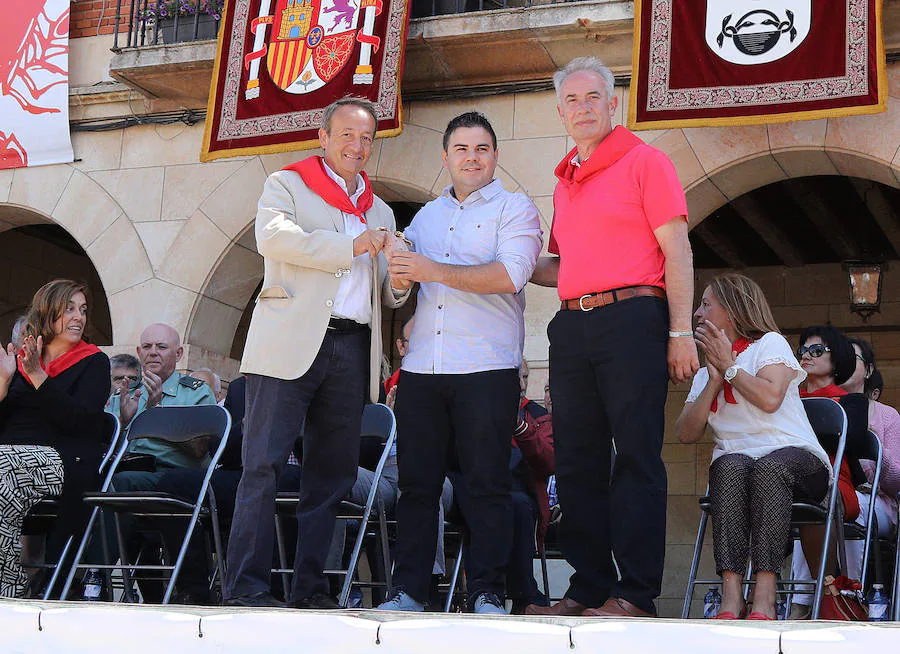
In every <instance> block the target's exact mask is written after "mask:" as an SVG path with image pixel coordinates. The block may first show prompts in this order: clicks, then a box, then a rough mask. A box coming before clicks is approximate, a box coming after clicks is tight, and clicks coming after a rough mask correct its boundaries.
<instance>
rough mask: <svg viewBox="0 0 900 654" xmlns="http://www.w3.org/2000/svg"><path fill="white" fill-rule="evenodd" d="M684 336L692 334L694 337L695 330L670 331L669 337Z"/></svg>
mask: <svg viewBox="0 0 900 654" xmlns="http://www.w3.org/2000/svg"><path fill="white" fill-rule="evenodd" d="M684 336H690V337H692V338H693V336H694V332H673V331H670V332H669V338H681V337H684Z"/></svg>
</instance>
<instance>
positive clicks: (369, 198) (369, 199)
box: [282, 156, 374, 224]
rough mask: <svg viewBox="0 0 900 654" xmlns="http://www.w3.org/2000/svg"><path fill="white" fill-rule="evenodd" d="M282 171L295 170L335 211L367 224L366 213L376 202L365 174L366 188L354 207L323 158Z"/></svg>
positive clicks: (307, 161)
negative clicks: (356, 217)
mask: <svg viewBox="0 0 900 654" xmlns="http://www.w3.org/2000/svg"><path fill="white" fill-rule="evenodd" d="M282 170H293V171H294V172H295V173H297V174H298V175H300V177H302V178H303V183H304V184H306V185H307V186H308V187H309V188H310V190H311V191H313V193H315V194H316V195H318V196H319V197H320V198H322V199H323V200H325V202H326V203H328V204H330V205H331V206H332V207H334V208H335V209H340V210H341V211H343V212H344V213H349V214H353V215H354V216H358V217H359V219H360V220H361V221H362V223H363V224H365V222H366V216H365V213H366V212H367V211H368V210H369V209H371V208H372V203H373V202H374V194H373V193H372V185H371V184H370V183H369V177H368V175H366V173H365V172H361V173H360V175H362V178H363V182H365V184H366V187H365V189H364V190H363V192H362V195H360V196H359V200H358V201H357V202H358V203H359V204H358V205H357V206H354V205H353V203H352V202H351V201H350V196H348V195H347V192H346V191H345V190H344V189H342V188H341V187H340V185H339V184H338V183H337V182H336V181H334V180H333V179H332V178H331V176H330V175H329V174H328V173H327V172H326V170H325V161H324V159H322V157H318V156H316V157H308V158H306V159H304V160H303V161H297V162H296V163H292V164H291V165H290V166H285V167H284V168H283V169H282Z"/></svg>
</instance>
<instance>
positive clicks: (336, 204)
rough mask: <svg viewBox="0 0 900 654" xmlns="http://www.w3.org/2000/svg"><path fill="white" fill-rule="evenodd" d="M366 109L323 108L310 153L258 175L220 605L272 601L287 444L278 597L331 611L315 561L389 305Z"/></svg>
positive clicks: (355, 451)
mask: <svg viewBox="0 0 900 654" xmlns="http://www.w3.org/2000/svg"><path fill="white" fill-rule="evenodd" d="M376 129H377V116H376V113H375V107H374V106H373V105H372V104H371V103H369V102H368V101H365V100H359V99H353V98H345V99H343V100H338V101H337V102H335V103H334V104H332V105H331V106H329V107H328V108H327V109H326V110H325V113H324V115H323V118H322V128H321V129H320V130H319V140H320V142H321V144H322V148H323V149H324V150H325V156H324V158H321V157H309V158H307V159H305V160H303V161H300V162H297V163H296V164H292V165H291V166H288V167H287V168H286V169H284V170H281V171H278V172H276V173H273V174H272V175H270V176H269V178H268V180H266V184H265V187H264V189H263V193H262V196H261V197H260V200H259V206H258V210H257V215H256V243H257V248H258V250H259V253H260V254H262V255H263V258H264V261H265V278H264V280H263V288H262V290H261V291H260V293H259V296H258V297H257V301H256V307H255V308H254V310H253V317H252V319H251V321H250V330H249V333H248V335H247V344H246V346H245V348H244V357H243V361H242V363H241V372H243V373H244V374H246V375H247V413H246V419H245V420H246V422H245V432H244V444H243V452H242V455H243V464H244V471H243V476H242V477H241V482H240V485H239V486H238V491H237V498H236V504H235V513H234V521H233V523H232V528H231V537H230V539H229V545H228V558H227V562H228V565H227V574H226V577H225V584H224V597H225V602H226V604H229V605H233V606H276V605H279V602H278V601H277V600H275V599H274V598H273V597H272V595H271V589H270V584H269V579H270V573H269V571H270V568H271V562H272V552H273V546H274V543H273V535H274V531H275V525H274V520H275V485H276V482H277V479H278V477H279V475H280V473H281V470H282V468H283V466H284V464H285V461H286V460H287V458H288V455H289V454H290V453H291V450H292V449H293V447H294V445H295V443H296V441H297V440H298V439H299V438H301V437H302V439H303V440H302V444H303V461H302V481H301V489H300V503H299V505H298V508H297V521H298V529H299V535H298V539H297V552H296V557H295V564H294V578H293V588H292V592H291V603H292V604H293V606H295V607H298V608H337V603H336V602H335V600H334V597H333V596H331V595H330V592H329V587H328V581H327V579H326V578H325V575H324V574H323V572H322V570H323V567H324V565H325V560H326V556H327V554H328V546H329V543H330V541H331V534H332V531H333V529H334V522H335V515H336V511H337V509H338V506H339V505H340V502H341V500H342V499H343V498H344V497H345V496H346V494H347V493H348V492H349V491H350V489H351V487H352V486H353V482H354V480H355V479H356V467H357V461H358V458H359V443H360V429H361V425H360V422H361V416H362V410H363V404H364V402H365V400H366V398H367V397H368V398H370V399H371V400H372V401H377V396H378V386H379V381H380V380H379V374H378V373H379V370H380V362H381V343H382V339H381V306H382V304H384V305H385V306H386V307H389V308H394V307H398V306H400V305H402V304H403V303H404V302H405V301H406V299H407V297H408V295H409V286H410V284H408V283H398V288H396V289H392V288H391V283H390V277H389V275H388V273H387V261H386V260H385V256H384V253H382V252H381V250H382V248H383V247H384V245H385V242H386V240H387V238H388V235H389V234H390V233H391V232H393V230H394V227H395V225H394V215H393V212H392V211H391V209H390V208H389V207H388V206H387V205H386V204H385V203H384V202H383V201H382V200H380V199H379V198H378V197H375V196H374V194H373V193H372V188H371V184H370V182H369V179H368V177H366V175H365V173H364V172H362V169H363V168H364V167H365V165H366V162H367V161H368V159H369V156H370V155H371V153H372V144H373V142H374V138H375V132H376Z"/></svg>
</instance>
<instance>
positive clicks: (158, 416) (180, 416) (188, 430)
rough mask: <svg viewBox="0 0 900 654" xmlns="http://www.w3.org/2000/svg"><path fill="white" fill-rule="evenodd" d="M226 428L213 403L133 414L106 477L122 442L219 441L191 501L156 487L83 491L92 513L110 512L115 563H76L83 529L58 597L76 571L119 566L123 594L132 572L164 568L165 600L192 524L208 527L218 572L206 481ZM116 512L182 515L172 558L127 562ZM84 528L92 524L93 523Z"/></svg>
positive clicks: (218, 542) (217, 537)
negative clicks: (184, 525)
mask: <svg viewBox="0 0 900 654" xmlns="http://www.w3.org/2000/svg"><path fill="white" fill-rule="evenodd" d="M230 428H231V415H230V414H229V413H228V411H226V410H225V409H223V408H222V407H220V406H217V405H204V406H174V407H153V408H152V409H147V410H146V411H143V412H142V413H140V414H138V416H137V417H136V418H135V419H134V421H133V422H132V423H131V427H130V428H129V429H128V433H127V437H126V439H125V442H123V444H122V447H121V448H120V449H119V452H118V454H117V455H116V457H115V459H114V460H113V464H112V466H111V469H110V480H111V478H112V476H113V475H114V474H115V473H116V471H117V469H118V467H119V464H120V463H121V461H122V458H123V456H124V454H125V451H126V450H127V448H128V445H129V444H130V443H131V442H133V441H136V440H139V439H142V438H155V439H157V440H162V441H167V442H169V443H173V444H185V443H188V442H189V441H192V440H194V439H197V438H204V437H209V438H215V439H219V444H218V447H216V450H215V453H214V454H213V456H212V457H211V459H210V462H209V465H208V466H207V469H206V475H205V476H204V478H203V483H202V484H201V486H200V490H199V492H198V494H197V497H196V499H195V500H194V501H193V502H191V501H186V500H183V499H181V498H179V497H175V496H174V495H169V494H166V493H160V492H157V491H129V492H116V491H110V490H108V486H109V484H108V483H107V484H105V488H104V490H103V491H101V492H99V493H86V494H85V496H84V501H85V502H87V503H88V504H90V505H91V506H93V507H94V514H96V512H97V510H98V509H103V510H104V511H109V512H111V513H112V514H113V515H114V516H115V519H116V531H117V534H118V541H119V557H120V562H119V563H104V564H96V563H82V558H83V556H84V553H85V550H86V548H87V545H88V543H89V542H90V538H91V529H90V528H89V529H88V530H87V531H86V532H85V535H84V538H82V541H81V544H80V545H79V548H78V552H77V553H76V555H75V560H74V562H73V564H72V567H71V569H70V571H69V576H68V578H67V579H66V585H65V587H64V588H63V592H62V598H63V599H66V597H67V596H68V594H69V592H70V590H71V587H72V583H73V581H74V579H75V576H76V574H77V572H78V570H82V569H87V568H97V569H100V570H109V571H112V570H121V572H122V577H123V580H124V582H125V586H126V594H127V596H133V590H132V579H131V575H132V573H133V572H134V571H136V570H148V571H159V572H165V571H170V572H171V574H170V576H169V578H168V583H167V584H166V589H165V594H164V596H163V600H162V603H163V604H168V603H169V600H170V599H171V597H172V593H173V592H174V590H175V583H176V581H177V579H178V574H179V572H180V571H181V566H182V564H183V562H184V557H185V553H186V552H187V548H188V544H189V543H190V540H191V536H192V535H193V533H194V529H195V528H196V527H197V525H198V524H199V525H201V526H207V525H208V526H209V528H210V529H211V530H212V534H213V541H214V544H215V549H216V553H217V555H218V557H217V568H218V570H219V572H221V571H222V568H224V548H223V547H222V536H221V529H220V527H219V516H218V511H217V510H216V501H215V497H214V495H213V492H212V488H211V487H210V484H209V480H210V477H212V473H213V471H214V470H215V467H216V464H217V463H218V461H219V458H220V457H221V455H222V452H223V451H224V449H225V445H226V442H227V440H228V432H229V430H230ZM120 514H129V515H132V516H135V517H137V518H145V519H150V520H151V521H152V520H157V519H181V520H183V519H185V518H187V519H188V524H187V530H186V533H185V536H184V539H183V540H182V542H181V547H180V548H179V551H178V556H177V557H176V559H175V562H174V563H172V564H167V563H164V564H162V565H147V564H141V563H129V561H128V553H127V548H126V546H125V539H124V536H123V534H122V531H121V528H120V526H119V515H120ZM92 517H93V516H92ZM90 527H93V521H92V524H91V525H90ZM100 537H101V538H103V534H100Z"/></svg>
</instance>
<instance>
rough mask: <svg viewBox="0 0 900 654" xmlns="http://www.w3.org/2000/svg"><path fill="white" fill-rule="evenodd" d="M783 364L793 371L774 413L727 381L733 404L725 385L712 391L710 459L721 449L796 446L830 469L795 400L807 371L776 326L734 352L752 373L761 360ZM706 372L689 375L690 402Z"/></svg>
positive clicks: (766, 450) (756, 451) (757, 453)
mask: <svg viewBox="0 0 900 654" xmlns="http://www.w3.org/2000/svg"><path fill="white" fill-rule="evenodd" d="M779 363H780V364H784V365H786V366H787V367H788V368H790V369H791V370H796V371H797V374H796V375H795V376H794V379H792V380H791V383H790V385H789V386H788V389H787V393H786V394H785V396H784V401H783V402H782V403H781V406H780V407H779V408H778V410H777V411H775V413H766V412H765V411H763V410H762V409H760V408H758V407H756V406H754V405H753V404H751V403H750V402H748V401H747V400H746V399H744V398H743V397H742V396H741V393H740V391H738V390H737V388H734V387H732V390H733V391H734V399H735V400H736V401H737V403H736V404H729V403H727V402H726V401H725V393H724V390H722V391H719V395H718V397H717V400H716V401H717V403H718V410H717V411H716V412H715V413H713V412H712V411H710V413H709V418H708V422H709V426H710V427H712V429H713V433H714V436H715V449H713V455H712V460H713V461H715V460H716V459H717V458H719V457H720V456H722V455H723V454H746V455H747V456H750V457H753V458H754V459H758V458H760V457H763V456H765V455H766V454H770V453H771V452H774V451H775V450H779V449H781V448H783V447H799V448H800V449H803V450H807V451H809V452H811V453H813V454H815V455H816V456H817V457H819V459H821V460H822V462H823V463H824V464H825V467H826V468H828V469H829V470H831V463H830V462H829V460H828V455H827V454H826V453H825V450H824V449H822V446H821V445H819V441H818V439H817V438H816V435H815V433H814V432H813V430H812V427H810V425H809V420H808V419H807V417H806V411H805V410H804V409H803V402H802V401H801V400H800V389H799V386H800V384H801V383H802V382H803V381H804V380H805V379H806V371H804V370H803V368H801V367H800V364H799V363H798V362H797V358H796V357H795V356H794V353H793V351H792V350H791V346H790V344H789V343H788V342H787V340H786V339H785V338H784V336H782V335H781V334H779V333H778V332H769V333H768V334H765V335H764V336H763V337H762V338H760V339H759V340H757V341H755V342H753V343H751V344H750V346H749V347H748V348H747V349H746V350H744V351H743V352H741V353H740V354H738V356H737V359H736V360H735V365H737V366H739V367H740V368H742V369H743V370H745V371H746V372H748V373H750V374H751V375H756V373H758V372H759V371H760V370H762V369H763V368H765V367H766V366H770V365H773V364H779ZM707 382H709V372H708V371H707V369H706V368H705V367H704V368H701V369H700V370H699V371H698V372H697V374H696V375H695V376H694V383H693V385H692V386H691V392H690V393H688V397H687V401H688V402H693V401H695V400H696V399H697V398H698V397H699V396H700V393H701V392H703V389H704V388H706V384H707Z"/></svg>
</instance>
